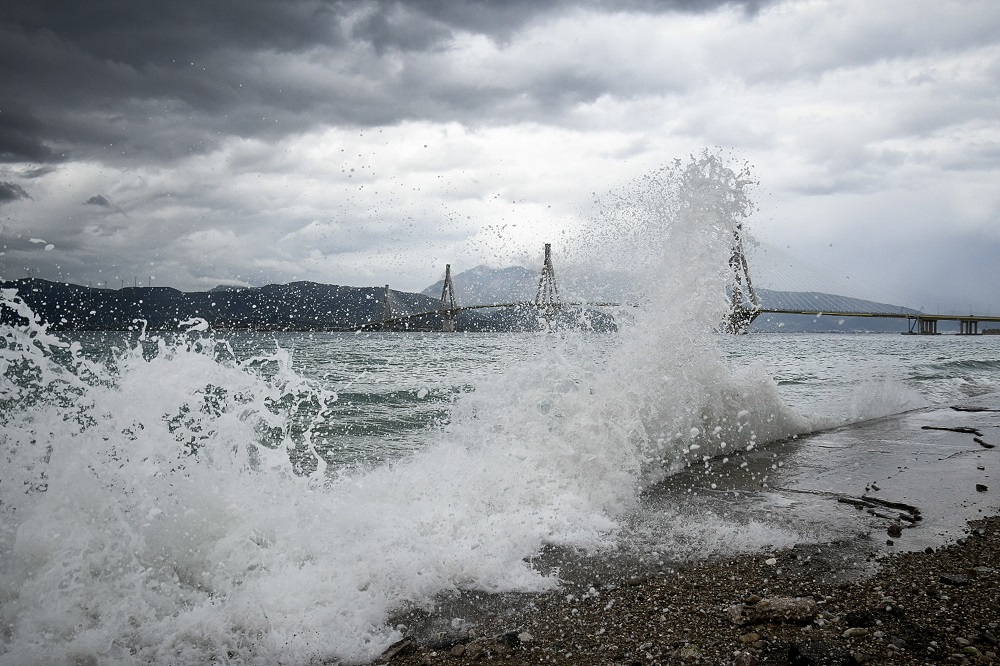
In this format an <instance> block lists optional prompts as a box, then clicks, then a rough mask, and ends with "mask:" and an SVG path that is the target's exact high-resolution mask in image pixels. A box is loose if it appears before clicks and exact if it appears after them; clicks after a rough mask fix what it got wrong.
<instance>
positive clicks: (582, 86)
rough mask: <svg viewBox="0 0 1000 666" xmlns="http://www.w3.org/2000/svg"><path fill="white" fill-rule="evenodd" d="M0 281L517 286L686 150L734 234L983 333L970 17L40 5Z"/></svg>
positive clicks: (14, 101) (984, 80) (997, 141)
mask: <svg viewBox="0 0 1000 666" xmlns="http://www.w3.org/2000/svg"><path fill="white" fill-rule="evenodd" d="M0 53H2V62H3V64H2V65H0V92H2V95H0V252H2V254H0V278H4V279H13V278H18V277H24V276H25V275H28V274H31V275H35V276H37V277H42V278H46V279H51V280H67V281H70V282H75V283H78V284H88V283H89V284H99V283H105V284H108V285H109V286H112V287H114V286H118V285H119V284H120V282H124V283H126V284H129V285H131V284H133V281H136V282H137V283H139V284H146V283H149V282H151V283H152V284H153V285H158V286H173V287H177V288H179V289H183V290H188V291H192V290H205V289H209V288H212V287H214V286H216V285H220V284H231V285H262V284H267V283H281V282H289V281H293V280H313V281H317V282H324V283H333V284H345V285H355V286H371V285H382V284H386V283H389V284H391V285H392V286H393V288H396V289H402V290H410V291H420V290H421V289H423V288H425V287H427V286H428V285H430V284H433V283H434V282H435V281H437V280H439V279H440V278H441V275H442V273H443V270H444V265H445V264H446V263H450V264H451V265H452V270H453V271H455V272H460V271H463V270H468V269H470V268H472V267H474V266H476V265H480V264H487V265H492V266H505V265H510V264H515V263H520V264H522V265H527V266H534V265H536V264H537V265H540V264H539V263H538V262H539V261H540V251H541V246H542V243H544V242H552V243H553V244H554V245H555V246H556V252H557V258H556V261H557V266H558V262H559V261H560V256H559V254H558V248H559V245H560V243H561V242H562V241H563V240H564V239H567V238H570V237H573V236H574V235H575V234H578V233H579V232H580V230H581V229H583V228H584V227H585V226H586V224H588V222H589V216H591V215H592V214H593V210H592V206H591V202H592V201H593V199H594V196H595V194H596V195H598V196H600V195H601V194H602V193H604V192H608V191H613V190H615V189H616V188H619V187H621V186H623V184H626V183H628V182H629V181H631V180H633V179H635V178H638V177H640V176H641V175H642V174H644V173H647V172H649V171H651V170H653V169H656V168H658V167H660V166H662V165H664V164H668V163H670V162H672V161H673V160H674V159H675V158H685V157H686V156H687V155H690V154H692V153H697V152H699V151H701V150H703V149H705V148H709V149H712V150H719V151H722V152H724V153H725V154H727V155H731V156H732V158H733V159H734V160H735V161H737V162H740V163H743V162H746V163H749V164H750V165H752V169H753V173H754V175H755V177H756V178H758V179H759V181H760V186H759V187H758V199H759V200H758V202H757V203H758V211H757V213H756V214H755V215H754V217H753V218H752V219H751V220H750V222H749V226H750V229H751V230H752V232H753V233H754V234H755V235H756V236H758V237H759V238H761V239H763V240H764V241H765V243H767V244H770V245H773V246H774V247H778V248H782V249H783V250H786V251H787V252H788V253H789V254H790V255H792V256H796V257H800V258H802V259H803V261H805V262H807V263H808V262H813V263H819V264H822V265H823V266H827V267H830V269H831V271H833V272H835V273H838V274H840V275H842V276H843V277H844V278H845V279H850V280H851V281H853V282H855V283H863V284H866V285H871V286H872V290H869V292H868V293H869V294H872V295H875V296H881V297H882V299H883V300H886V301H888V302H898V303H899V304H901V305H907V306H910V307H923V308H925V309H929V310H939V311H964V310H969V311H973V310H974V311H975V312H976V313H977V314H1000V290H998V289H997V286H998V285H1000V260H998V259H1000V187H998V186H997V183H1000V100H998V97H1000V4H998V3H995V2H992V1H989V0H944V1H937V2H931V1H928V0H916V1H913V0H909V1H903V0H886V1H884V2H879V3H864V2H859V1H857V0H773V1H766V0H758V1H746V2H723V1H710V0H703V1H698V2H690V1H689V2H684V1H681V0H676V1H660V2H657V1H654V0H628V1H623V2H610V1H602V0H590V1H586V2H568V1H567V2H560V1H554V2H541V3H539V2H533V1H529V0H513V1H511V2H503V3H498V2H487V1H484V0H463V1H459V2H449V1H447V0H410V1H398V2H390V1H376V0H358V1H355V2H341V1H335V0H287V1H285V2H257V1H253V2H242V1H237V0H208V1H204V2H200V1H196V0H178V1H175V2H170V3H132V2H124V1H123V0H96V1H94V2H88V3H73V2H68V1H65V0H40V1H37V2H31V3H6V4H5V6H4V7H3V8H0Z"/></svg>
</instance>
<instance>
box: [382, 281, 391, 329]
mask: <svg viewBox="0 0 1000 666" xmlns="http://www.w3.org/2000/svg"><path fill="white" fill-rule="evenodd" d="M390 319H392V294H390V293H389V285H385V292H383V294H382V327H383V328H384V327H385V326H387V324H386V322H388V321H389V320H390Z"/></svg>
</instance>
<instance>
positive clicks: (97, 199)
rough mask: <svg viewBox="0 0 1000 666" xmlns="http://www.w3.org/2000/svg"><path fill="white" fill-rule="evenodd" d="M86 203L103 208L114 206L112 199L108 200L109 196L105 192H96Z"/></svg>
mask: <svg viewBox="0 0 1000 666" xmlns="http://www.w3.org/2000/svg"><path fill="white" fill-rule="evenodd" d="M84 203H87V204H90V205H91V206H100V207H101V208H111V207H112V203H111V201H110V200H108V198H107V197H106V196H104V195H103V194H95V195H94V196H92V197H90V198H89V199H87V201H86V202H84Z"/></svg>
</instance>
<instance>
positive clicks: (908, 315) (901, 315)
mask: <svg viewBox="0 0 1000 666" xmlns="http://www.w3.org/2000/svg"><path fill="white" fill-rule="evenodd" d="M757 312H758V313H760V314H797V315H813V316H816V317H820V316H822V317H873V318H874V317H878V318H881V319H924V320H927V321H985V322H1000V316H994V315H985V316H984V315H950V314H924V313H923V312H831V311H829V310H792V309H787V310H785V309H778V308H760V309H759V310H757Z"/></svg>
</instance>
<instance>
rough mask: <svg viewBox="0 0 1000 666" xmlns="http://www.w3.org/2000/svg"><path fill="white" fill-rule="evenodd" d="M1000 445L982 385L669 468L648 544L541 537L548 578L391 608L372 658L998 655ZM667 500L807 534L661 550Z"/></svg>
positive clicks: (869, 660)
mask: <svg viewBox="0 0 1000 666" xmlns="http://www.w3.org/2000/svg"><path fill="white" fill-rule="evenodd" d="M998 444H1000V395H998V394H993V395H987V396H980V397H978V398H975V399H970V400H968V401H966V402H965V403H963V404H961V405H954V406H940V407H933V408H928V409H924V410H916V411H913V412H907V413H904V414H901V415H897V416H894V417H887V418H883V419H875V420H872V421H868V422H862V423H859V424H853V425H850V426H844V427H841V428H835V429H833V430H829V431H824V432H820V433H815V434H812V435H807V436H804V437H801V438H793V439H792V440H789V441H786V442H781V443H777V444H775V445H773V446H769V447H766V448H764V449H759V450H756V451H754V452H752V453H747V454H745V455H741V456H734V457H733V460H731V461H728V462H727V463H726V464H725V465H719V464H718V463H717V462H716V461H713V463H712V464H711V465H708V464H706V465H705V468H704V469H702V468H701V467H700V466H699V467H698V468H692V469H690V470H688V471H682V472H681V473H678V474H676V475H674V476H672V477H668V479H667V480H666V481H665V482H664V483H663V484H662V485H661V486H659V487H657V488H655V489H653V490H652V491H651V492H650V493H648V495H647V496H646V497H645V499H644V501H645V502H646V504H647V505H648V508H649V510H648V511H647V514H648V515H651V516H654V518H653V522H651V523H649V524H647V525H646V528H647V529H646V530H645V533H647V534H652V535H654V537H655V538H657V539H659V544H657V543H655V542H653V543H646V544H642V545H641V546H640V547H638V548H636V550H634V551H629V552H618V553H610V554H609V553H605V554H596V555H593V556H588V555H585V554H580V553H572V552H564V551H560V550H559V549H547V550H546V551H545V552H543V553H542V554H540V555H539V556H538V557H537V558H534V559H533V562H534V564H535V565H536V566H538V567H539V568H540V569H541V570H546V569H548V570H552V569H555V568H558V570H559V572H560V573H559V576H560V586H559V587H558V588H557V589H555V590H553V591H550V592H547V593H542V594H517V593H510V594H487V593H477V592H470V591H465V592H457V593H454V594H452V595H450V596H448V595H443V596H442V597H441V598H440V599H438V600H437V602H436V605H435V608H433V609H431V610H429V611H427V610H411V611H409V612H407V613H400V614H398V615H397V616H396V617H394V618H393V619H392V624H393V625H394V626H397V627H398V628H400V631H402V632H403V633H404V635H406V636H407V638H404V639H403V640H401V641H400V642H398V643H397V644H395V645H393V646H390V647H389V648H388V649H387V650H386V651H385V652H384V653H383V654H382V656H381V657H379V658H378V659H376V660H375V661H374V662H373V663H374V664H379V665H387V664H392V665H393V666H428V665H430V666H433V665H436V664H462V663H473V662H490V661H499V662H501V663H504V664H524V665H528V664H541V663H553V664H567V665H571V666H573V665H579V666H584V665H586V666H593V665H599V664H608V665H611V664H615V665H623V666H624V665H628V666H632V665H635V664H642V665H655V664H690V663H698V664H733V665H736V666H757V665H763V664H774V665H778V664H802V665H808V664H874V665H877V664H914V665H916V664H934V663H953V664H991V663H1000V648H998V644H997V643H998V641H997V637H998V636H1000V505H998V503H997V501H996V499H995V497H996V491H997V488H993V489H992V492H991V489H990V485H992V484H989V482H990V476H991V471H992V468H993V467H994V466H995V465H996V459H997V456H998V455H1000V454H998V452H1000V448H997V446H996V445H998ZM988 484H989V485H988ZM677 507H681V509H682V511H683V510H685V509H686V510H687V511H694V512H695V513H698V512H704V511H707V512H709V513H715V512H717V513H718V515H725V513H726V512H728V513H729V515H728V517H727V520H730V521H731V524H732V525H739V524H740V523H741V522H746V521H757V520H760V519H761V517H762V516H766V517H767V521H768V523H769V524H772V525H777V526H781V527H789V526H795V525H799V526H804V527H806V528H808V529H807V530H806V531H807V532H808V531H811V530H813V529H815V530H816V536H817V537H818V538H816V539H814V540H805V541H802V542H797V543H796V544H795V545H788V546H787V547H783V548H779V547H777V546H771V547H768V546H766V545H764V546H761V547H758V548H757V549H755V550H753V551H751V552H742V553H739V554H735V555H727V554H721V555H711V554H708V555H706V556H705V557H704V558H689V557H677V556H674V557H672V558H671V557H670V553H669V547H668V548H662V547H664V546H668V542H669V541H670V540H671V539H672V538H674V537H673V536H672V535H673V533H672V532H671V530H672V529H673V525H672V524H670V522H669V521H667V522H663V518H662V517H660V518H655V516H662V515H671V516H673V519H677V518H678V515H677V514H676V513H669V512H670V510H671V509H676V508H677ZM664 512H667V513H666V514H665V513H664ZM657 521H659V522H657ZM644 548H645V549H646V552H648V551H649V550H652V549H653V548H657V549H658V550H660V552H661V558H662V559H663V560H667V562H664V561H658V562H655V563H651V562H649V561H648V560H647V561H644V560H643V558H642V557H641V553H642V552H643V549H644ZM664 550H667V552H663V551H664ZM637 554H638V556H637ZM671 559H672V560H675V561H674V562H671V561H670V560H671ZM677 561H679V562H680V563H677Z"/></svg>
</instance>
